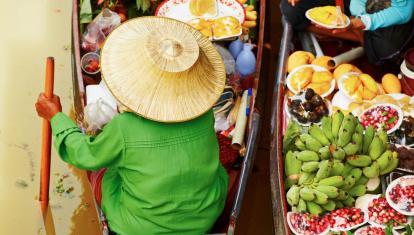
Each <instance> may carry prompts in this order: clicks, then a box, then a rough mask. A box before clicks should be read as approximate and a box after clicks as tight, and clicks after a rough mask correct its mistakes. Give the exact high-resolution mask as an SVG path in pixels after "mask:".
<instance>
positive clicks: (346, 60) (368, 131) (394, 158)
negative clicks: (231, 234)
mask: <svg viewBox="0 0 414 235" xmlns="http://www.w3.org/2000/svg"><path fill="white" fill-rule="evenodd" d="M312 10H314V9H312ZM312 10H310V11H308V12H307V16H308V18H311V20H314V21H315V22H319V23H318V24H323V22H320V21H322V20H323V19H324V17H323V16H322V15H321V14H315V12H312ZM334 13H335V12H334ZM334 13H332V14H334ZM327 15H328V14H327ZM319 18H322V19H319ZM348 20H349V19H346V18H343V19H342V20H339V22H340V21H343V22H342V23H343V24H346V22H347V21H348ZM282 24H283V34H282V38H281V44H280V52H279V61H278V65H277V66H278V72H277V74H276V82H275V88H274V93H273V94H274V97H273V110H272V118H271V128H272V129H271V136H272V142H271V156H270V181H271V192H272V204H273V215H274V233H275V234H309V235H310V234H358V235H359V234H411V231H412V218H413V217H412V216H413V215H414V213H413V202H414V190H413V188H414V176H413V174H414V168H413V166H414V165H413V163H412V162H413V157H414V149H413V133H414V132H413V129H412V128H413V120H414V98H413V93H412V89H413V86H412V81H413V80H412V79H414V76H413V74H414V67H413V64H414V58H413V57H414V53H413V49H411V50H410V49H409V47H410V46H408V47H407V48H404V52H403V53H402V57H404V55H405V57H404V58H403V60H402V61H401V63H400V64H398V65H397V66H395V67H392V66H389V67H388V66H382V67H378V66H373V65H371V64H369V63H367V59H366V57H365V55H364V50H363V48H362V47H361V46H360V45H359V44H358V43H355V42H350V41H346V40H341V39H335V38H329V37H319V36H318V35H315V34H313V33H310V32H295V31H294V30H293V28H292V26H291V25H290V24H289V23H287V22H286V21H285V20H284V19H283V23H282ZM331 26H332V25H331ZM332 27H334V26H332ZM408 45H413V41H411V42H409V44H408Z"/></svg>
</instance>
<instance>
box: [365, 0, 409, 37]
mask: <svg viewBox="0 0 414 235" xmlns="http://www.w3.org/2000/svg"><path fill="white" fill-rule="evenodd" d="M413 11H414V1H413V0H393V1H392V3H391V7H389V8H387V9H384V10H382V11H379V12H376V13H373V14H361V15H360V17H361V20H362V22H363V23H364V25H365V29H366V30H371V31H373V30H376V29H379V28H385V27H388V26H392V25H399V24H405V23H407V22H408V21H410V19H411V17H412V15H413Z"/></svg>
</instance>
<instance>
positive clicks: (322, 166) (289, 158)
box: [284, 112, 398, 215]
mask: <svg viewBox="0 0 414 235" xmlns="http://www.w3.org/2000/svg"><path fill="white" fill-rule="evenodd" d="M303 132H304V133H302V134H301V135H299V137H297V138H296V140H295V141H294V145H295V148H294V149H292V150H290V151H289V152H288V153H287V154H286V155H285V159H284V164H285V165H284V168H285V169H284V170H285V175H286V178H285V188H286V189H287V190H288V191H287V193H286V198H287V202H288V203H289V205H291V206H292V207H293V208H295V209H296V210H297V211H299V212H309V213H312V214H314V215H319V214H321V213H323V212H324V211H332V210H334V209H336V208H342V207H344V206H345V207H350V206H353V205H354V203H355V198H356V197H359V196H362V195H364V194H365V193H366V192H367V190H368V189H369V188H368V187H367V185H368V184H369V182H370V181H371V180H372V181H375V182H379V181H378V180H377V179H378V176H380V175H384V174H387V173H390V172H391V171H393V170H394V169H395V168H396V167H397V165H398V154H397V152H393V151H391V150H390V147H389V144H388V136H387V134H386V132H384V131H379V132H377V133H376V132H375V130H374V128H373V127H372V126H370V127H368V128H367V129H366V130H364V128H363V126H362V125H361V124H360V123H359V121H358V119H357V118H356V117H354V116H353V115H352V114H348V115H344V114H343V113H342V112H336V113H335V114H333V116H332V117H324V118H323V119H322V121H321V126H318V125H315V124H313V125H311V126H310V127H309V129H308V130H307V131H303ZM368 186H369V185H368Z"/></svg>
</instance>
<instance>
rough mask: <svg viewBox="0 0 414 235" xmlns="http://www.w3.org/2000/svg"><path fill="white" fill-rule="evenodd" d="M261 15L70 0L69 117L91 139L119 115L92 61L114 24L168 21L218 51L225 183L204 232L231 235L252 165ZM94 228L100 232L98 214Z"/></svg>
mask: <svg viewBox="0 0 414 235" xmlns="http://www.w3.org/2000/svg"><path fill="white" fill-rule="evenodd" d="M264 13H265V1H263V0H260V1H259V0H249V1H247V0H237V1H236V0H180V1H178V0H165V1H152V0H151V1H150V0H139V1H132V0H74V1H73V15H72V67H73V69H72V71H73V74H72V75H73V76H72V81H73V94H74V117H75V119H76V122H77V123H78V125H79V127H81V128H82V129H83V130H84V131H85V132H86V133H89V134H91V135H95V134H97V133H99V131H100V127H102V125H103V124H105V123H107V122H108V121H109V120H110V119H111V118H112V117H113V116H114V115H116V114H117V113H119V112H123V110H122V108H120V107H117V104H116V102H115V101H114V100H113V97H111V94H110V92H109V91H108V89H107V88H106V86H105V83H104V82H103V80H102V79H101V73H100V61H99V60H100V54H99V52H100V49H101V47H102V45H103V43H104V41H105V38H106V37H107V36H108V35H109V34H110V33H111V32H112V31H113V30H114V29H115V28H116V27H117V26H118V25H120V24H122V22H125V21H127V20H129V19H133V18H136V17H141V16H161V17H168V18H173V19H175V20H179V21H182V22H185V23H188V24H189V25H191V26H192V27H194V28H195V29H197V30H198V31H200V32H201V33H202V34H203V35H204V36H205V37H207V38H209V39H210V40H211V41H212V42H213V44H214V46H215V47H216V49H217V50H218V52H219V54H220V55H221V57H222V60H223V62H224V64H225V67H226V77H227V81H226V88H225V89H224V91H223V94H222V96H221V97H220V99H219V100H218V101H217V103H216V104H215V106H214V107H213V111H214V116H215V130H216V134H217V138H218V140H219V147H220V160H221V162H222V164H223V166H224V167H225V168H226V170H227V172H228V174H229V177H230V181H229V188H228V192H229V194H228V198H227V203H226V206H225V209H224V212H223V214H222V216H221V217H220V218H219V220H218V221H217V222H216V224H215V226H214V228H213V230H212V232H226V233H228V234H232V233H233V232H234V230H235V228H236V225H237V220H238V217H239V214H240V209H241V206H242V202H243V196H244V191H245V188H246V184H247V179H248V177H249V174H250V170H251V166H252V164H253V161H254V154H255V147H256V145H257V144H256V142H257V139H258V133H259V131H260V114H259V112H258V110H256V109H255V99H256V95H257V88H258V82H259V77H260V71H261V61H262V48H263V36H264V31H263V30H264V19H265V16H264ZM102 101H105V102H106V105H102ZM97 113H104V114H105V115H100V116H99V115H96V114H97ZM98 210H99V208H98ZM101 214H102V213H101ZM101 223H102V225H103V227H104V230H105V226H106V225H105V217H104V216H101Z"/></svg>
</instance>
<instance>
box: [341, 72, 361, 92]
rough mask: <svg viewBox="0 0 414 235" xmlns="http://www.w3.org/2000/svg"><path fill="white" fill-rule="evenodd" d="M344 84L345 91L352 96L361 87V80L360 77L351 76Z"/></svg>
mask: <svg viewBox="0 0 414 235" xmlns="http://www.w3.org/2000/svg"><path fill="white" fill-rule="evenodd" d="M342 83H343V84H342V85H343V87H344V89H345V91H346V92H347V93H348V94H350V95H352V94H354V93H355V92H356V91H357V90H358V88H359V86H360V85H361V80H359V77H358V76H356V75H350V76H349V77H347V78H345V79H344V80H343V81H342Z"/></svg>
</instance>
